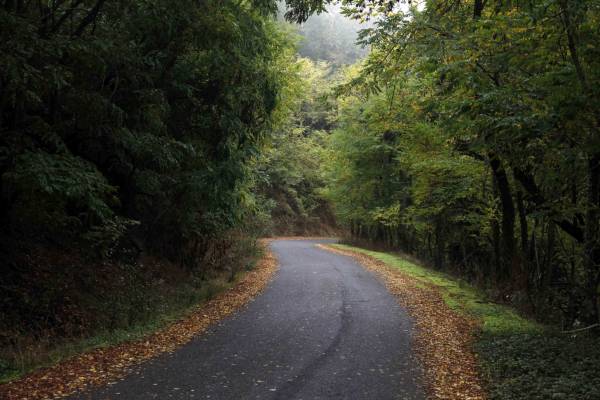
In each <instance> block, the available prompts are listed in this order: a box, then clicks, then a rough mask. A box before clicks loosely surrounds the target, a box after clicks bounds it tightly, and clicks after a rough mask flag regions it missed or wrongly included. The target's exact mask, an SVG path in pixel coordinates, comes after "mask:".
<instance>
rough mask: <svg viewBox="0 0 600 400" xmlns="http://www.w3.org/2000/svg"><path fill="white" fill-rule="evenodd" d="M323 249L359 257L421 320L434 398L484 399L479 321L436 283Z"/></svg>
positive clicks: (421, 349) (420, 349)
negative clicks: (453, 305) (454, 303)
mask: <svg viewBox="0 0 600 400" xmlns="http://www.w3.org/2000/svg"><path fill="white" fill-rule="evenodd" d="M318 246H319V247H321V248H323V249H325V250H328V251H331V252H334V253H338V254H342V255H345V256H351V257H354V258H355V259H356V260H358V261H359V262H360V264H361V265H363V266H364V267H365V268H367V269H368V270H370V271H373V272H375V273H376V274H377V275H378V276H379V277H381V278H382V280H383V282H384V283H385V285H386V287H387V288H388V290H389V291H390V292H391V293H392V294H393V295H394V296H396V298H397V299H398V301H399V302H400V304H402V305H403V306H404V307H406V309H407V310H408V312H409V313H410V315H411V316H412V317H413V318H414V320H415V328H416V335H415V350H416V352H417V355H418V357H419V359H420V360H421V362H422V364H423V367H424V375H425V384H426V388H427V390H428V394H429V398H431V399H453V400H483V399H485V398H486V395H485V392H484V390H483V384H482V378H481V376H480V371H479V368H478V359H477V355H476V353H475V352H474V351H473V343H474V334H475V332H476V330H477V324H476V322H475V321H474V320H471V319H469V318H467V317H465V316H464V315H461V314H458V313H457V312H456V311H453V310H452V309H450V308H449V307H448V305H447V304H446V303H445V302H444V299H443V298H442V296H441V294H440V292H439V291H438V290H437V289H436V288H435V287H434V286H432V285H424V284H423V282H419V281H417V280H416V279H415V278H413V277H410V276H408V275H407V274H404V273H402V271H400V270H398V269H394V268H392V267H390V266H388V265H386V264H385V263H383V262H381V261H378V260H376V259H374V258H373V257H370V256H367V255H364V254H361V253H357V252H352V251H347V250H340V249H336V248H333V247H330V246H326V245H318Z"/></svg>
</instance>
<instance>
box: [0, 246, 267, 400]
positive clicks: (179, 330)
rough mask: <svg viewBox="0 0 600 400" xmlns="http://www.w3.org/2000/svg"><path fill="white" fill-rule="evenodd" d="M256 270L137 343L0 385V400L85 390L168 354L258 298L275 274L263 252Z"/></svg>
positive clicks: (96, 352) (33, 398) (57, 395)
mask: <svg viewBox="0 0 600 400" xmlns="http://www.w3.org/2000/svg"><path fill="white" fill-rule="evenodd" d="M266 244H267V243H266V241H265V242H263V245H265V256H264V258H263V259H262V260H261V261H260V262H259V263H258V264H257V265H256V267H255V268H254V269H253V270H252V271H250V272H248V273H246V274H245V275H244V276H243V278H242V279H241V280H240V281H239V282H238V283H236V284H235V285H234V286H233V287H232V288H230V289H229V290H226V291H224V292H222V293H220V294H218V295H217V296H215V297H214V298H213V299H212V300H209V301H207V302H206V303H204V304H202V305H200V306H199V307H198V308H197V310H195V311H193V312H192V313H191V314H190V315H188V316H187V317H185V318H183V319H181V320H180V321H177V322H175V323H174V324H172V325H170V326H168V327H167V328H165V329H163V330H161V331H158V332H157V333H155V334H152V335H150V336H148V337H146V338H145V339H143V340H139V341H134V342H128V343H123V344H120V345H117V346H114V347H109V348H101V349H96V350H93V351H90V352H88V353H85V354H82V355H79V356H76V357H74V358H71V359H69V360H66V361H65V362H61V363H59V364H57V365H55V366H53V367H50V368H46V369H42V370H39V371H36V372H34V373H32V374H30V375H28V376H26V377H24V378H22V379H19V380H17V381H13V382H10V383H8V384H4V385H0V399H3V400H41V399H55V398H61V397H65V396H68V395H70V394H72V393H75V392H78V391H81V390H83V389H85V388H88V387H90V386H96V385H104V384H108V383H110V382H113V381H115V380H117V379H119V378H121V377H123V376H124V375H126V374H127V372H128V371H130V370H131V368H132V367H134V366H135V365H137V364H139V363H141V362H142V361H144V360H148V359H150V358H152V357H156V356H158V355H159V354H162V353H166V352H172V351H174V350H175V349H177V348H178V347H180V346H181V345H183V344H185V343H187V342H188V341H190V340H191V339H192V338H193V337H194V336H196V335H198V334H199V333H202V332H203V331H205V330H206V329H207V328H208V327H209V326H210V325H212V324H214V323H215V322H218V321H220V320H221V319H223V318H224V317H226V316H227V315H229V314H231V313H232V312H234V311H236V310H237V309H239V308H240V307H242V306H244V305H245V304H247V303H248V302H249V301H250V300H251V299H253V298H254V297H255V296H256V295H258V294H259V293H260V292H261V291H262V290H263V289H264V288H265V287H266V285H267V283H268V282H269V281H270V280H271V278H272V276H273V274H274V272H275V271H276V270H277V261H276V260H275V257H274V256H273V254H272V253H271V252H270V251H269V250H268V248H267V246H266Z"/></svg>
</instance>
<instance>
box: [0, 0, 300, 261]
mask: <svg viewBox="0 0 600 400" xmlns="http://www.w3.org/2000/svg"><path fill="white" fill-rule="evenodd" d="M11 4H12V3H11V2H9V3H7V5H6V6H4V5H3V6H2V7H0V19H1V20H2V21H3V23H2V28H1V32H0V34H1V35H2V38H3V40H2V45H0V56H1V57H0V58H1V59H2V61H1V64H0V82H2V83H1V84H2V95H1V96H2V97H1V101H0V128H1V130H2V138H1V139H0V155H1V156H0V175H1V181H0V182H1V186H0V198H1V201H2V220H3V221H5V223H4V224H3V234H4V236H7V237H13V238H16V237H21V238H23V237H25V238H28V239H29V238H31V236H32V235H31V233H32V232H33V231H35V232H36V234H37V236H38V237H39V238H42V240H48V239H50V238H51V240H55V239H57V238H58V237H59V236H60V237H63V238H64V243H69V241H70V240H72V239H73V238H87V239H89V240H90V241H98V242H101V243H106V244H107V245H104V244H102V245H100V247H102V248H103V250H100V251H99V252H100V253H101V254H105V255H106V254H108V253H113V251H112V250H111V251H108V250H107V249H106V246H109V247H111V246H112V244H114V243H117V242H118V241H120V243H121V245H128V244H127V243H131V242H133V243H137V245H136V246H135V247H138V248H140V249H145V250H148V251H150V252H152V253H155V254H161V255H164V256H167V257H169V258H171V259H172V260H182V259H183V258H185V261H184V262H185V263H190V265H189V267H190V268H196V267H198V265H195V264H196V262H192V261H191V260H192V259H196V260H199V259H201V256H202V254H203V252H205V251H207V250H208V248H209V247H210V243H211V241H212V240H213V239H216V240H220V238H221V237H223V235H226V232H228V231H229V230H230V229H233V228H236V227H239V226H241V225H243V224H245V223H246V221H248V220H249V219H252V218H253V215H254V212H255V210H254V209H253V208H252V207H251V205H252V204H253V200H252V199H251V197H252V196H253V194H252V193H251V190H252V184H253V183H252V182H253V181H254V177H253V176H252V175H253V171H252V169H251V167H250V166H251V164H252V162H253V161H252V160H253V158H254V157H255V156H256V154H257V153H258V152H259V151H260V150H261V148H262V146H263V144H264V142H265V138H266V137H267V136H268V135H269V134H270V132H271V129H272V126H273V124H274V122H275V121H276V119H277V114H278V111H277V109H278V108H279V107H280V102H281V93H282V91H283V90H284V89H283V88H284V86H285V85H286V84H287V83H286V80H287V79H288V78H287V77H286V76H285V74H286V73H288V72H287V71H285V70H283V69H280V67H281V66H282V65H285V64H289V63H290V62H291V61H292V60H293V57H294V55H293V50H292V49H293V47H292V43H291V40H290V39H289V35H288V33H286V32H284V31H283V30H281V29H280V28H279V27H278V25H277V23H276V22H275V17H274V11H275V2H272V1H269V2H256V4H254V3H252V4H251V3H247V2H237V1H227V2H225V3H222V2H218V3H217V2H208V3H206V4H202V5H200V4H197V3H195V2H193V1H188V0H181V1H178V2H177V5H176V6H174V5H173V4H172V2H168V1H163V0H152V1H147V2H141V3H135V4H128V5H124V4H120V3H118V4H116V3H111V2H108V3H104V2H100V3H98V4H99V5H100V6H101V7H99V8H97V7H94V5H95V3H94V2H87V1H86V2H84V4H81V7H82V8H81V9H80V10H79V9H78V10H77V11H74V9H71V8H69V7H68V3H62V2H61V3H57V4H56V5H55V6H53V7H51V8H46V7H41V8H38V7H34V6H33V5H32V4H29V5H23V6H22V7H21V8H20V9H19V10H15V9H13V8H12V6H11ZM67 21H68V23H67ZM134 221H137V223H133V222H134ZM250 225H251V224H250V223H249V224H248V226H250ZM36 240H37V239H36ZM109 243H112V244H109ZM7 244H8V243H7ZM9 248H10V244H8V246H7V249H9ZM190 249H196V250H194V251H195V252H196V254H195V255H193V256H192V255H186V256H182V254H185V253H187V251H188V250H190ZM7 251H8V250H7Z"/></svg>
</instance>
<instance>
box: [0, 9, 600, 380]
mask: <svg viewBox="0 0 600 400" xmlns="http://www.w3.org/2000/svg"><path fill="white" fill-rule="evenodd" d="M327 7H333V8H330V10H331V11H332V12H330V13H327V12H326V9H327ZM355 42H358V43H355ZM599 43H600V1H598V0H577V1H576V0H545V1H538V0H532V1H527V2H522V1H508V2H504V1H499V0H497V1H484V0H468V1H460V0H427V1H423V2H411V1H408V2H404V1H397V0H344V1H341V2H335V1H329V0H286V2H285V4H283V3H282V2H277V1H275V0H220V1H214V0H205V1H200V2H198V1H192V0H177V1H167V0H144V1H135V2H124V1H112V0H53V1H45V2H32V1H24V0H4V1H0V260H1V263H2V265H1V267H2V274H1V277H0V301H1V302H2V303H1V304H2V305H1V308H2V317H1V318H0V376H1V377H2V379H10V378H11V377H14V376H19V375H22V374H23V373H25V372H27V371H29V370H31V369H32V368H35V367H36V366H38V365H40V364H43V363H47V362H49V360H52V359H54V358H55V357H57V356H56V352H57V351H58V352H61V354H64V352H67V353H68V352H74V351H75V352H76V351H78V350H77V348H78V347H77V346H75V348H73V346H72V344H73V343H75V342H77V343H79V342H80V341H81V340H84V339H85V340H87V339H90V338H94V337H97V336H98V335H100V334H101V335H109V336H111V337H112V338H113V339H114V340H122V338H120V336H119V335H120V333H119V332H121V331H122V330H127V329H129V330H130V329H132V327H135V329H138V328H139V329H140V332H145V329H151V328H152V327H153V326H156V325H157V324H159V323H161V322H160V321H162V319H161V318H163V317H164V316H167V315H172V314H176V313H178V312H181V310H183V309H185V308H186V307H189V306H190V305H192V304H196V303H197V302H199V301H201V300H203V299H206V298H210V297H211V296H212V295H213V294H214V293H215V292H217V291H219V290H222V289H223V288H225V287H227V285H228V284H230V283H231V282H232V281H233V280H234V279H235V277H236V275H237V274H238V272H241V271H244V270H250V269H252V267H253V264H254V262H255V261H256V259H257V257H258V254H259V253H260V249H259V248H258V246H257V243H256V239H257V238H259V237H266V236H275V235H336V236H343V237H344V238H345V240H346V241H348V242H354V243H361V244H364V245H366V246H372V247H379V248H385V249H389V250H393V251H397V252H403V253H405V254H407V255H410V256H412V257H414V258H415V259H418V260H419V261H420V262H421V263H423V264H427V265H431V266H432V267H433V268H435V269H437V270H439V271H444V272H447V273H449V274H451V275H453V276H455V277H459V278H461V279H464V280H465V281H468V282H470V283H473V284H475V285H477V286H478V287H480V288H481V289H483V290H485V291H486V293H488V294H489V295H490V297H491V298H493V299H494V300H495V301H497V302H501V303H507V304H511V305H513V306H516V307H517V308H518V309H519V310H520V311H521V312H523V313H524V314H526V315H528V316H531V317H533V318H535V319H537V320H539V321H541V322H544V323H547V324H551V325H553V326H555V327H557V328H558V329H561V330H578V329H586V330H587V329H589V332H594V331H597V329H596V330H594V328H595V327H597V326H598V324H599V323H600V112H599V110H600V44H599ZM115 335H116V338H115ZM113 339H110V340H113ZM65 346H69V347H68V349H66V347H65ZM69 354H70V353H69Z"/></svg>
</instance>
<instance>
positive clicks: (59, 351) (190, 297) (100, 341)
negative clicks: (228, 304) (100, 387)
mask: <svg viewBox="0 0 600 400" xmlns="http://www.w3.org/2000/svg"><path fill="white" fill-rule="evenodd" d="M242 275H243V272H241V273H238V275H236V278H235V279H234V280H233V281H229V279H228V276H227V274H223V275H222V276H218V277H215V278H214V279H211V280H209V281H206V282H205V283H204V284H203V285H202V286H201V287H196V286H194V285H187V284H186V285H181V286H179V287H178V292H177V294H176V295H172V296H169V297H165V296H161V298H162V301H163V302H162V304H161V305H160V308H155V309H152V310H150V311H151V312H147V313H146V314H147V316H145V317H144V318H143V319H142V320H141V321H139V322H137V323H134V324H132V325H130V326H125V327H119V328H113V329H108V328H106V329H101V330H98V331H96V332H95V333H94V334H93V335H92V336H89V337H84V338H79V339H77V338H64V339H62V340H61V339H58V340H57V338H48V339H40V338H38V339H37V340H36V341H35V342H33V343H32V341H31V340H30V339H23V340H21V341H20V340H19V339H17V340H16V344H15V345H14V346H12V348H11V349H3V352H2V354H1V355H2V357H0V384H1V383H6V382H10V381H12V380H15V379H18V378H20V377H22V376H24V375H27V374H28V373H31V372H32V371H34V370H37V369H39V368H44V367H50V366H52V365H55V364H57V363H59V362H60V361H62V360H65V359H68V358H70V357H73V356H75V355H78V354H82V353H85V352H88V351H91V350H94V349H97V348H103V347H111V346H115V345H118V344H121V343H124V342H128V341H135V340H138V339H141V338H143V337H146V336H148V335H150V334H152V333H154V332H157V331H159V330H160V329H162V328H165V327H166V326H168V325H170V324H171V323H173V322H175V321H177V320H180V319H182V318H185V317H186V316H187V315H189V314H190V313H191V312H193V310H195V309H196V308H197V307H198V306H199V305H201V304H202V303H204V302H206V301H208V300H210V299H211V298H212V297H213V296H214V295H216V294H218V293H219V292H222V291H223V290H225V289H227V288H229V287H231V286H233V285H234V284H235V283H236V282H237V281H238V280H239V279H241V276H242ZM147 311H148V310H147Z"/></svg>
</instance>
